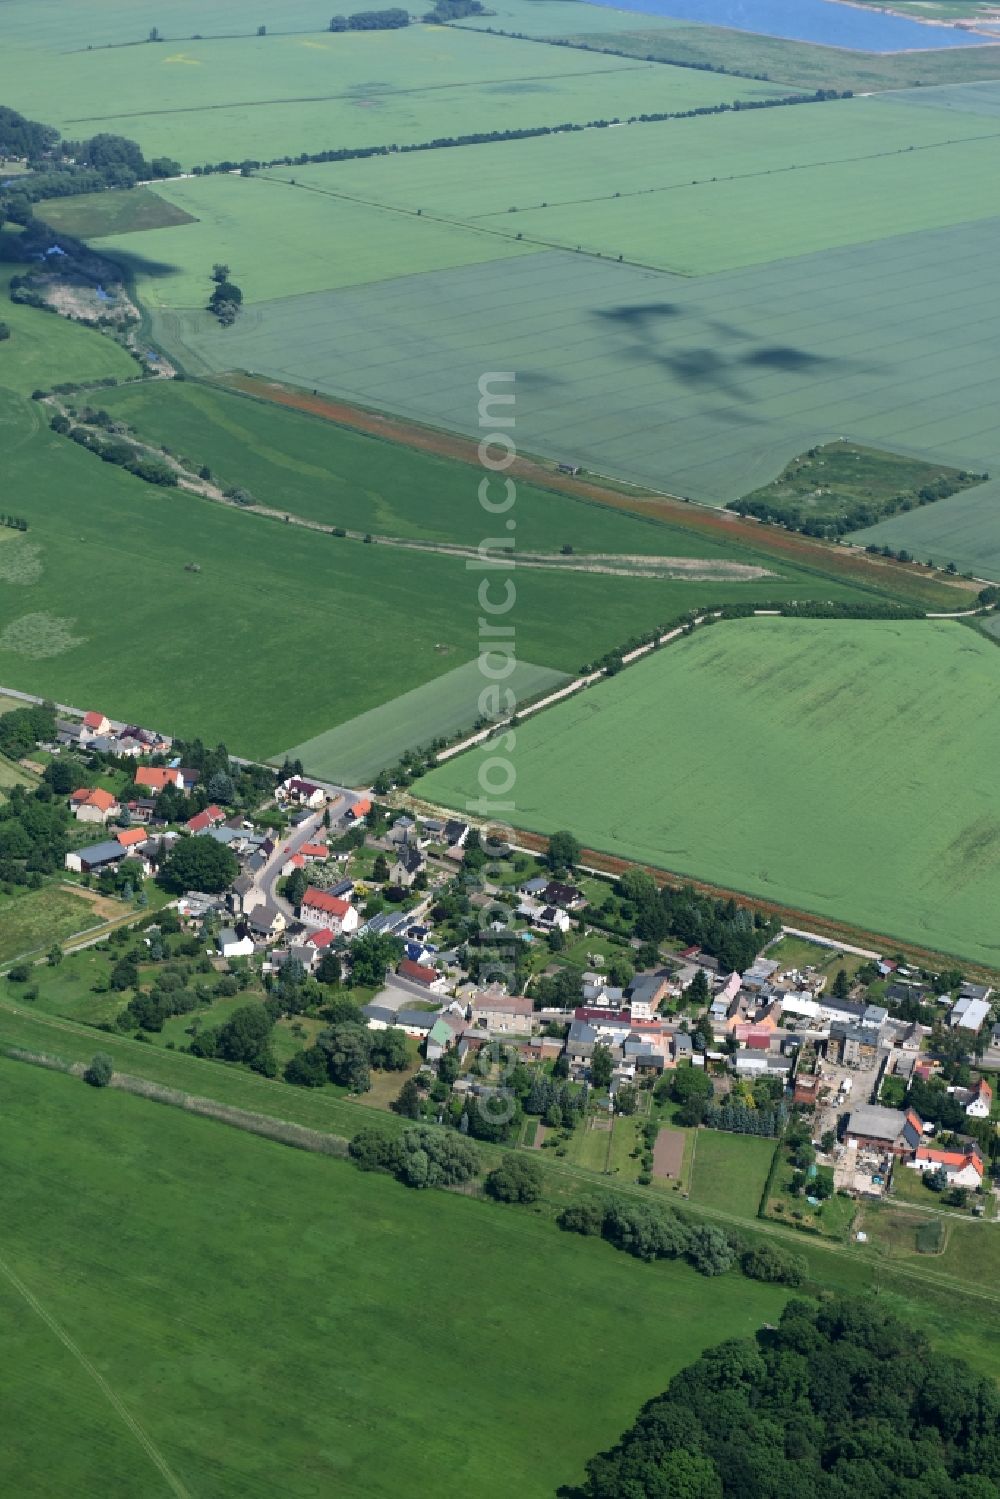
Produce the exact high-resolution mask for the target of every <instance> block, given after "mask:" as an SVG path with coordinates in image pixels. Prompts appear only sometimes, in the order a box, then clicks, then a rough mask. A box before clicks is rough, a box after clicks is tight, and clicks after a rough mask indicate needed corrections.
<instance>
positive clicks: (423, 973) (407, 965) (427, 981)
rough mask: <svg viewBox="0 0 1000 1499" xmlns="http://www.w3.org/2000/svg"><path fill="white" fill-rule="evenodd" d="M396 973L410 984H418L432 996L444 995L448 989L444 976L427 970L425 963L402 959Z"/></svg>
mask: <svg viewBox="0 0 1000 1499" xmlns="http://www.w3.org/2000/svg"><path fill="white" fill-rule="evenodd" d="M396 972H397V973H398V974H399V976H400V978H404V979H409V981H410V983H411V984H419V985H420V987H421V988H422V989H427V990H428V991H429V992H430V993H432V994H444V993H445V992H446V990H447V988H448V979H447V976H446V975H445V974H443V973H438V971H437V969H436V968H428V967H427V965H426V964H425V963H415V962H414V961H413V959H412V958H403V960H402V961H401V962H400V964H399V966H398V967H397V969H396Z"/></svg>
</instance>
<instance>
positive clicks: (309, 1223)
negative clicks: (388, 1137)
mask: <svg viewBox="0 0 1000 1499" xmlns="http://www.w3.org/2000/svg"><path fill="white" fill-rule="evenodd" d="M0 1066H2V1068H3V1094H4V1112H5V1118H6V1120H7V1128H6V1129H5V1130H4V1131H3V1142H2V1144H0V1157H2V1166H3V1172H4V1178H5V1181H6V1183H7V1188H8V1190H7V1192H6V1193H5V1202H6V1208H5V1212H4V1223H3V1229H2V1231H0V1285H2V1292H3V1305H4V1312H5V1323H6V1325H7V1329H8V1338H9V1340H10V1342H11V1345H12V1346H11V1355H12V1356H11V1357H8V1358H7V1359H6V1360H5V1362H4V1367H5V1369H6V1370H7V1374H6V1376H5V1377H4V1378H3V1381H2V1383H3V1391H4V1400H5V1404H6V1408H7V1411H8V1423H7V1439H6V1442H5V1457H4V1462H3V1470H4V1477H5V1484H6V1486H7V1487H8V1488H10V1490H11V1491H12V1492H17V1493H18V1494H23V1495H25V1496H28V1495H31V1496H35V1495H38V1496H41V1495H49V1494H53V1493H64V1492H67V1491H68V1489H69V1488H72V1491H73V1492H74V1493H76V1494H79V1495H81V1496H88V1499H89V1496H91V1495H93V1496H97V1495H101V1496H102V1499H103V1496H109V1499H110V1496H118V1495H121V1496H126V1495H128V1496H133V1495H135V1494H138V1493H142V1494H147V1495H151V1496H152V1495H158V1494H160V1493H163V1494H167V1493H169V1492H170V1491H171V1490H170V1487H169V1486H168V1482H167V1480H166V1478H165V1476H164V1470H167V1471H169V1472H170V1473H171V1474H172V1475H173V1476H174V1480H175V1485H179V1486H180V1487H175V1488H174V1492H175V1493H176V1492H186V1493H190V1494H197V1495H199V1496H203V1499H225V1496H234V1499H235V1496H237V1495H239V1496H240V1499H244V1496H249V1495H255V1496H256V1495H259V1496H261V1499H263V1496H265V1495H274V1494H279V1493H280V1494H282V1495H288V1496H289V1499H293V1496H299V1495H301V1496H303V1499H304V1496H307V1495H309V1496H312V1495H316V1494H319V1493H323V1494H325V1493H334V1492H337V1493H350V1494H352V1495H358V1496H372V1499H375V1496H381V1495H385V1496H389V1495H397V1494H399V1493H431V1492H433V1493H435V1494H440V1495H450V1494H455V1495H458V1494H463V1495H464V1494H468V1493H470V1492H474V1493H477V1494H483V1495H490V1494H496V1495H498V1496H499V1495H501V1494H507V1493H509V1492H510V1490H511V1488H512V1487H516V1489H517V1490H518V1492H520V1493H523V1494H526V1495H535V1494H537V1495H539V1496H542V1495H545V1494H549V1493H551V1492H552V1491H553V1490H554V1489H555V1487H556V1486H557V1485H558V1484H559V1483H560V1482H562V1481H573V1480H575V1479H576V1478H578V1476H579V1474H580V1471H581V1468H582V1464H583V1462H584V1460H585V1458H586V1457H588V1456H589V1455H590V1453H591V1452H592V1451H593V1450H594V1446H595V1442H597V1443H598V1444H603V1443H606V1442H608V1441H610V1440H612V1439H613V1438H614V1437H615V1436H616V1435H617V1433H618V1432H619V1431H620V1429H621V1428H622V1426H623V1425H624V1424H625V1422H626V1421H627V1419H628V1418H629V1416H630V1415H631V1413H632V1412H633V1411H634V1410H635V1408H636V1406H637V1405H638V1404H640V1403H641V1402H642V1401H643V1400H645V1399H648V1398H649V1397H650V1396H652V1395H653V1394H655V1393H656V1392H657V1391H659V1390H660V1389H661V1388H663V1386H664V1385H665V1384H666V1383H667V1381H668V1379H669V1378H670V1376H671V1375H672V1374H674V1373H675V1372H676V1371H677V1370H678V1369H679V1368H681V1367H682V1366H683V1365H685V1364H687V1363H689V1362H690V1361H691V1360H692V1358H694V1357H695V1356H696V1355H697V1353H698V1352H699V1351H700V1349H701V1348H702V1347H704V1346H706V1345H708V1344H711V1343H716V1342H719V1341H721V1340H722V1339H723V1338H725V1337H732V1336H739V1335H745V1334H747V1333H749V1332H751V1331H752V1330H753V1329H755V1328H756V1327H758V1326H760V1324H761V1323H762V1322H764V1321H774V1320H776V1315H777V1313H778V1311H779V1309H780V1307H781V1305H782V1303H783V1301H784V1299H785V1295H786V1294H787V1293H783V1292H782V1291H780V1290H778V1289H773V1288H769V1287H765V1286H761V1285H758V1284H755V1283H752V1282H749V1281H745V1280H743V1279H742V1278H739V1277H736V1276H732V1277H728V1278H727V1279H725V1280H723V1281H718V1282H715V1283H713V1286H712V1294H711V1296H710V1297H709V1296H707V1295H706V1286H705V1282H704V1280H703V1279H702V1278H700V1277H699V1276H698V1275H697V1274H696V1273H695V1272H694V1271H693V1270H690V1269H688V1268H686V1267H684V1266H679V1265H656V1266H645V1265H641V1264H637V1263H635V1262H634V1261H632V1260H629V1259H628V1258H626V1257H625V1256H623V1255H621V1254H619V1253H617V1252H616V1251H615V1250H613V1249H611V1248H610V1247H608V1246H606V1245H603V1244H595V1243H592V1242H588V1241H584V1240H581V1239H578V1238H576V1237H575V1236H573V1235H560V1234H559V1233H558V1231H557V1230H556V1229H555V1228H554V1227H553V1225H552V1224H551V1222H548V1221H545V1220H542V1219H539V1218H537V1217H535V1216H534V1215H533V1214H531V1213H529V1212H526V1211H523V1210H518V1209H503V1208H499V1207H493V1206H491V1205H489V1204H485V1203H480V1202H474V1201H470V1200H468V1199H464V1198H457V1197H449V1196H447V1195H444V1194H442V1193H438V1192H428V1193H425V1194H421V1193H412V1192H409V1193H408V1192H406V1191H405V1189H403V1188H401V1187H400V1186H398V1185H397V1184H396V1183H394V1182H392V1181H390V1180H388V1179H386V1178H381V1177H372V1176H364V1175H362V1174H361V1173H359V1172H357V1171H356V1170H355V1169H354V1168H353V1167H352V1166H350V1165H348V1164H346V1163H343V1162H339V1161H332V1160H330V1159H328V1158H325V1157H318V1156H311V1155H307V1154H302V1153H299V1152H295V1151H290V1150H287V1149H285V1148H283V1147H281V1146H278V1145H274V1144H271V1143H269V1142H266V1141H262V1140H259V1139H254V1138H252V1137H249V1136H244V1135H242V1134H239V1133H238V1132H236V1131H232V1130H226V1129H224V1128H222V1127H220V1126H219V1125H216V1124H214V1123H211V1122H208V1121H204V1120H198V1119H193V1118H190V1117H188V1116H186V1115H184V1114H183V1113H180V1112H179V1111H175V1110H171V1109H164V1108H160V1107H157V1106H156V1105H154V1104H151V1103H148V1102H146V1101H144V1100H139V1099H135V1098H132V1097H129V1096H128V1095H125V1094H119V1093H115V1092H97V1091H96V1090H92V1089H88V1088H86V1087H85V1085H84V1084H82V1083H81V1082H79V1081H78V1080H75V1079H69V1078H66V1077H63V1076H59V1075H56V1074H52V1073H45V1072H41V1071H38V1070H35V1069H31V1068H28V1067H25V1066H19V1065H17V1064H14V1063H8V1062H4V1063H2V1064H0ZM289 1246H294V1252H291V1251H290V1247H289ZM470 1264H474V1265H475V1266H476V1286H475V1288H474V1289H469V1288H467V1289H466V1290H465V1291H464V1292H463V1291H462V1290H461V1286H462V1285H463V1284H466V1282H467V1272H468V1267H469V1265H470ZM541 1264H545V1265H546V1266H547V1272H546V1293H545V1296H544V1298H543V1299H542V1302H541V1303H539V1300H538V1297H537V1296H535V1295H532V1294H531V1289H530V1287H531V1282H532V1272H531V1269H530V1268H528V1267H532V1266H534V1267H537V1266H539V1265H541ZM28 1296H30V1297H31V1298H33V1300H32V1301H30V1302H29V1300H28V1299H27V1298H28ZM639 1347H641V1348H642V1357H641V1358H637V1357H636V1356H635V1353H636V1349H637V1348H639ZM598 1350H599V1351H600V1357H597V1356H596V1353H597V1351H598ZM567 1358H569V1359H571V1360H572V1362H573V1364H574V1366H575V1370H576V1372H575V1376H574V1379H573V1380H572V1381H569V1382H567V1381H566V1380H564V1379H563V1378H561V1377H560V1372H561V1371H562V1370H563V1369H564V1368H565V1361H566V1359H567ZM475 1368H478V1369H479V1375H478V1376H476V1377H472V1378H470V1369H473V1370H474V1369H475ZM95 1369H96V1370H97V1371H99V1376H100V1380H101V1383H100V1384H98V1382H97V1376H96V1375H95ZM305 1371H308V1377H306V1374H305ZM57 1390H58V1396H57V1395H56V1391H57ZM56 1399H58V1405H59V1411H60V1416H59V1421H58V1423H55V1424H54V1423H53V1420H52V1407H53V1402H54V1401H55V1400H56ZM112 1401H116V1402H119V1403H118V1404H117V1405H115V1404H113V1403H112ZM542 1411H544V1416H545V1418H544V1420H543V1419H541V1412H542ZM127 1418H131V1420H132V1421H134V1422H137V1423H139V1425H140V1426H141V1428H142V1430H143V1432H144V1434H145V1436H146V1439H147V1446H146V1449H145V1450H144V1448H143V1447H142V1446H140V1444H139V1441H138V1439H137V1436H136V1434H135V1432H134V1430H130V1429H129V1428H128V1426H127V1425H126V1419H127ZM153 1454H155V1456H156V1457H157V1458H158V1463H157V1465H156V1466H154V1462H153V1456H152V1455H153ZM158 1467H159V1471H157V1469H158Z"/></svg>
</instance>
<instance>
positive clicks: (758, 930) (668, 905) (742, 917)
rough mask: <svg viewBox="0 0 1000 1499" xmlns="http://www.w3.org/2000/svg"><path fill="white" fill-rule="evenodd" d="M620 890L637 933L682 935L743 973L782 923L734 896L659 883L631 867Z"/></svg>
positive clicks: (658, 937) (655, 937)
mask: <svg viewBox="0 0 1000 1499" xmlns="http://www.w3.org/2000/svg"><path fill="white" fill-rule="evenodd" d="M616 888H617V892H618V894H619V895H620V896H621V897H622V898H623V899H624V900H625V901H626V902H627V903H628V906H629V907H631V909H632V911H633V913H634V915H633V919H632V924H633V929H634V932H635V935H636V936H637V937H640V938H641V939H642V940H643V941H644V942H662V941H663V940H664V939H665V938H667V937H679V938H680V939H681V940H682V941H683V942H686V943H689V944H690V945H692V946H693V945H695V944H697V946H699V947H700V948H701V949H702V950H703V951H704V952H706V953H709V954H710V955H711V956H712V957H715V958H718V960H719V962H720V963H721V964H722V966H723V967H725V968H726V969H729V970H736V969H738V970H739V971H740V972H742V971H743V970H744V969H745V968H749V967H750V965H751V964H752V963H753V961H754V959H755V958H756V957H757V955H758V953H759V952H760V951H761V950H762V949H763V948H764V947H766V946H767V944H768V942H770V941H771V939H772V938H773V937H775V936H777V933H778V930H779V927H780V923H779V922H778V920H777V919H776V918H775V917H774V916H767V915H765V914H764V913H763V912H761V911H757V910H754V909H752V908H751V907H749V906H743V905H739V904H738V903H737V902H736V901H735V900H733V899H732V898H725V897H718V898H716V897H713V896H710V895H700V894H699V893H698V891H696V890H695V889H694V887H693V886H691V885H683V886H681V887H679V888H675V887H674V886H671V885H663V886H661V887H660V888H657V885H656V881H655V880H654V879H653V877H652V876H651V875H648V874H645V873H644V872H643V871H642V870H637V869H631V870H627V871H626V872H625V873H624V874H623V875H622V876H621V878H620V879H619V880H618V883H617V887H616Z"/></svg>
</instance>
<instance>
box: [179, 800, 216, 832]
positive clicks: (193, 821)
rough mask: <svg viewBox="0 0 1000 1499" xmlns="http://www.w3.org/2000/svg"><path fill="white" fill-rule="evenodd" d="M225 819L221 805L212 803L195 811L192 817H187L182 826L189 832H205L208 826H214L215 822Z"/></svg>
mask: <svg viewBox="0 0 1000 1499" xmlns="http://www.w3.org/2000/svg"><path fill="white" fill-rule="evenodd" d="M225 820H226V814H225V812H224V811H223V810H222V808H221V807H216V806H215V805H214V804H213V805H212V806H211V807H205V809H204V810H203V811H201V812H196V813H195V815H194V816H193V817H189V818H188V820H187V822H186V823H185V824H184V826H185V828H186V829H187V831H188V832H189V833H207V832H208V830H209V828H214V827H215V826H216V824H217V823H220V822H225Z"/></svg>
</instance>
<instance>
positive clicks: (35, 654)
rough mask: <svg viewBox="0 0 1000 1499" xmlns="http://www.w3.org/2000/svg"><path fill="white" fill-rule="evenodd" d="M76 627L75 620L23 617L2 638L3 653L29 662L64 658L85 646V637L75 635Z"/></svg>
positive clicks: (43, 615) (39, 616)
mask: <svg viewBox="0 0 1000 1499" xmlns="http://www.w3.org/2000/svg"><path fill="white" fill-rule="evenodd" d="M75 624H76V620H75V619H62V618H60V617H59V615H56V614H22V615H21V618H20V619H14V620H11V622H10V624H9V625H8V626H7V627H6V629H5V630H4V631H3V632H2V634H0V651H13V652H14V654H15V655H17V656H27V657H28V659H29V661H44V660H46V659H47V658H48V657H49V656H61V655H62V654H63V652H64V651H71V650H72V649H73V648H74V646H77V645H83V643H84V640H85V638H86V637H85V636H83V635H74V634H73V626H74V625H75Z"/></svg>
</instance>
